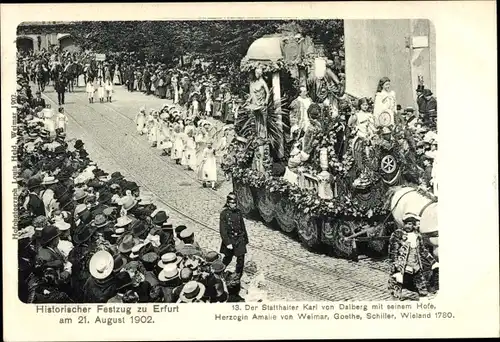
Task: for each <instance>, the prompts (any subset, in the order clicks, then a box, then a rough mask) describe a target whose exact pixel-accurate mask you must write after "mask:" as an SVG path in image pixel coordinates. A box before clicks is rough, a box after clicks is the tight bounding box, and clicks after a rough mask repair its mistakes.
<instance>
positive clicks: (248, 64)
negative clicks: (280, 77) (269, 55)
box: [240, 59, 285, 73]
mask: <svg viewBox="0 0 500 342" xmlns="http://www.w3.org/2000/svg"><path fill="white" fill-rule="evenodd" d="M257 68H260V69H262V72H263V73H268V72H270V73H274V72H279V71H280V70H283V69H284V68H285V62H284V61H283V59H278V60H277V61H275V62H271V61H269V62H262V61H252V60H248V59H243V60H242V61H241V65H240V70H241V71H242V72H252V71H254V70H255V69H257Z"/></svg>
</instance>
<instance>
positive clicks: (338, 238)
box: [331, 220, 358, 259]
mask: <svg viewBox="0 0 500 342" xmlns="http://www.w3.org/2000/svg"><path fill="white" fill-rule="evenodd" d="M332 224H333V227H332V233H331V235H332V237H333V239H332V242H333V251H334V252H335V254H336V255H337V256H339V257H343V258H348V259H355V258H357V254H358V253H357V250H356V241H355V240H354V239H352V240H345V238H346V237H348V236H350V235H352V234H354V230H355V227H356V226H355V224H354V222H352V221H344V220H337V221H335V222H332Z"/></svg>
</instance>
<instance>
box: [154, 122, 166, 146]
mask: <svg viewBox="0 0 500 342" xmlns="http://www.w3.org/2000/svg"><path fill="white" fill-rule="evenodd" d="M166 116H167V114H166V113H162V114H160V117H159V118H158V122H157V125H158V134H157V136H156V148H157V149H159V150H163V142H164V141H165V139H166V136H165V130H164V129H163V127H164V126H165V125H166V122H165V119H166Z"/></svg>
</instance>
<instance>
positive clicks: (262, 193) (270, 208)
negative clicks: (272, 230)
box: [256, 189, 274, 223]
mask: <svg viewBox="0 0 500 342" xmlns="http://www.w3.org/2000/svg"><path fill="white" fill-rule="evenodd" d="M256 202H257V209H258V210H259V213H260V216H261V217H262V219H263V220H264V221H265V222H266V223H271V221H272V220H273V219H274V202H273V200H272V198H271V193H270V192H269V191H267V190H265V189H261V190H257V198H256Z"/></svg>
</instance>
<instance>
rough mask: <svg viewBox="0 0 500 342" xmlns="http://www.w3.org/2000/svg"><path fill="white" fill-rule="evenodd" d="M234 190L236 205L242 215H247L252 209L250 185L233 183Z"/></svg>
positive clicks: (253, 207)
mask: <svg viewBox="0 0 500 342" xmlns="http://www.w3.org/2000/svg"><path fill="white" fill-rule="evenodd" d="M234 192H235V193H236V201H237V203H238V207H239V208H240V210H241V211H242V213H243V214H244V215H249V214H250V213H251V212H252V211H253V210H254V209H255V205H254V202H253V195H252V191H251V190H250V187H248V185H244V184H241V183H236V182H235V183H234Z"/></svg>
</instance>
